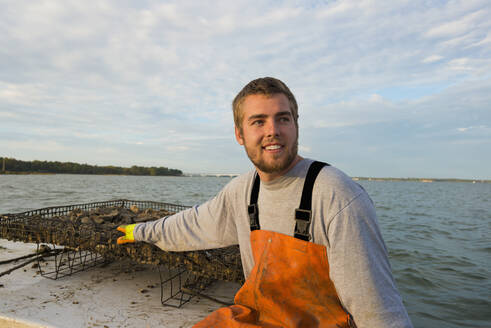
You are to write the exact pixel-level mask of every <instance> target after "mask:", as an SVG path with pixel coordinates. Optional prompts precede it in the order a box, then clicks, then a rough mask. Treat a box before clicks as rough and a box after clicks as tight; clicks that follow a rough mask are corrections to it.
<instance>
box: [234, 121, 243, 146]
mask: <svg viewBox="0 0 491 328" xmlns="http://www.w3.org/2000/svg"><path fill="white" fill-rule="evenodd" d="M235 139H236V140H237V142H238V143H239V145H241V146H243V145H244V138H242V132H241V131H240V129H239V128H238V127H237V126H235Z"/></svg>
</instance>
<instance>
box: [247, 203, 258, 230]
mask: <svg viewBox="0 0 491 328" xmlns="http://www.w3.org/2000/svg"><path fill="white" fill-rule="evenodd" d="M247 213H248V214H249V223H250V225H251V231H254V230H259V213H258V210H257V204H252V205H249V206H247Z"/></svg>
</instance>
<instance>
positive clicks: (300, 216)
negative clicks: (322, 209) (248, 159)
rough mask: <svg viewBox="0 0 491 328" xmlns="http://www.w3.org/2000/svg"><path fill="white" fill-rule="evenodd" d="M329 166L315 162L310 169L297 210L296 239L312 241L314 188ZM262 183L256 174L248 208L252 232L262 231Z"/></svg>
mask: <svg viewBox="0 0 491 328" xmlns="http://www.w3.org/2000/svg"><path fill="white" fill-rule="evenodd" d="M328 165H329V164H327V163H323V162H313V163H312V164H311V165H310V167H309V170H308V172H307V176H306V177H305V182H304V185H303V190H302V199H301V201H300V206H299V208H297V209H295V221H296V223H295V233H294V237H295V238H298V239H302V240H306V241H310V239H311V236H310V233H309V228H310V222H311V220H312V189H313V188H314V183H315V179H316V178H317V175H318V174H319V172H320V170H322V168H323V167H324V166H328ZM260 182H261V180H260V179H259V175H258V174H257V173H256V176H255V177H254V184H253V186H252V191H251V199H250V201H249V206H248V207H247V212H248V214H249V223H250V225H251V231H254V230H259V229H261V227H260V225H259V210H258V207H257V199H258V197H259V186H260Z"/></svg>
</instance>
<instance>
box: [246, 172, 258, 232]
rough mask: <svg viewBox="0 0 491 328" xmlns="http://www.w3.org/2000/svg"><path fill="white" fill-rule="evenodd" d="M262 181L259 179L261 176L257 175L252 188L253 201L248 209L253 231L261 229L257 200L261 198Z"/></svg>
mask: <svg viewBox="0 0 491 328" xmlns="http://www.w3.org/2000/svg"><path fill="white" fill-rule="evenodd" d="M260 181H261V180H260V179H259V174H257V173H256V177H255V178H254V185H253V186H252V191H251V200H250V202H249V204H250V205H249V206H248V207H247V212H248V214H249V224H250V225H251V231H254V230H259V229H261V227H260V226H259V211H258V208H257V198H258V196H259V184H260Z"/></svg>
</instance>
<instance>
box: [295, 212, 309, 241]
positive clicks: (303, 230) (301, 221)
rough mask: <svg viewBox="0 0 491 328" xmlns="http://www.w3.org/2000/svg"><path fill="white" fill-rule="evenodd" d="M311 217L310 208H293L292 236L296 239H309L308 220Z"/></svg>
mask: <svg viewBox="0 0 491 328" xmlns="http://www.w3.org/2000/svg"><path fill="white" fill-rule="evenodd" d="M311 218H312V211H311V210H304V209H301V208H297V209H296V210H295V221H296V222H297V223H296V224H295V234H294V237H295V238H298V239H302V240H305V241H309V240H310V233H309V227H310V220H311Z"/></svg>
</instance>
